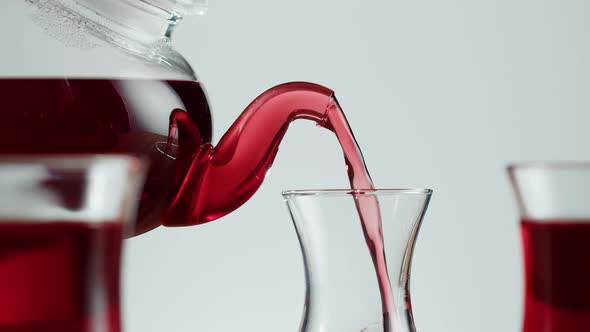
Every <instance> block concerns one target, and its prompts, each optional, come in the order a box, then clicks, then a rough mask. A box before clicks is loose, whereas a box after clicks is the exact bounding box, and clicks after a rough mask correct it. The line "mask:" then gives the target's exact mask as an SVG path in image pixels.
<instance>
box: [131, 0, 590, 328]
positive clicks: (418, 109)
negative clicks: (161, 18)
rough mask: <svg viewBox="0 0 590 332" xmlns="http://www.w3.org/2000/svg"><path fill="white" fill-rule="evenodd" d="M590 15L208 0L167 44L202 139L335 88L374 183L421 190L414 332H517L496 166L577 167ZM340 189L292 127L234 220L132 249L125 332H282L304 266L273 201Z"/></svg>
mask: <svg viewBox="0 0 590 332" xmlns="http://www.w3.org/2000/svg"><path fill="white" fill-rule="evenodd" d="M589 14H590V4H589V3H588V2H587V1H583V0H579V1H571V0H566V1H564V0H552V1H547V0H540V1H538V0H535V1H534V0H497V1H473V0H451V1H437V0H419V1H392V0H387V1H376V0H374V1H337V0H302V1H276V0H250V1H227V0H226V1H221V0H211V1H210V5H209V12H208V14H207V15H206V16H204V17H201V18H199V17H190V18H187V19H186V20H185V21H184V22H183V23H182V25H180V26H179V27H178V31H177V33H176V35H175V38H174V39H175V43H176V46H177V48H178V49H179V50H180V51H181V52H182V53H183V54H184V55H185V56H186V57H187V59H188V60H189V61H190V62H191V63H192V64H193V66H194V67H195V70H196V71H197V74H198V75H199V77H200V79H201V80H202V81H203V82H204V84H205V86H206V88H207V91H208V93H209V97H210V101H211V104H212V108H213V112H214V116H215V119H214V129H215V139H219V138H220V136H221V134H222V133H223V132H225V130H226V129H227V128H228V127H229V125H230V124H231V123H232V122H233V120H234V119H235V118H236V117H237V116H238V114H239V113H240V112H241V110H242V109H243V108H244V107H245V106H246V105H247V104H248V103H249V102H250V101H251V100H252V99H254V98H255V97H256V96H257V95H258V94H259V93H261V92H262V91H263V90H265V89H267V88H269V87H271V86H273V85H275V84H278V83H281V82H285V81H293V80H308V81H313V82H317V83H320V84H323V85H325V86H328V87H330V88H331V89H333V90H334V91H335V92H336V94H337V96H338V98H339V101H340V103H341V105H342V107H343V108H344V111H345V112H346V114H347V116H348V118H349V121H350V124H351V126H352V127H353V130H354V132H355V134H356V137H357V139H358V141H359V144H360V145H361V148H362V149H363V152H364V154H365V158H366V161H367V163H368V166H369V168H370V171H371V174H372V176H373V179H374V180H375V182H376V184H377V185H378V186H381V187H406V186H411V187H428V188H433V189H434V196H433V199H432V204H431V206H430V208H429V211H428V212H427V215H426V218H425V220H424V226H423V228H422V232H421V234H420V237H419V240H418V244H417V248H416V254H415V257H414V265H413V274H412V277H413V280H412V292H413V294H412V295H413V305H414V314H415V318H416V325H417V328H418V330H419V331H420V332H444V331H449V332H474V331H478V332H486V331H490V332H498V331H503V332H510V331H515V332H516V331H518V330H519V329H520V317H521V307H522V285H521V280H522V271H521V265H520V259H521V256H520V247H519V233H518V226H517V214H516V210H515V207H514V203H513V200H512V196H511V195H512V193H511V191H510V188H509V185H508V181H507V178H506V175H505V171H504V167H505V165H506V164H507V163H508V162H510V161H515V160H537V159H542V160H561V159H572V160H579V159H588V158H589V157H590V151H589V150H588V144H587V143H588V141H589V139H590V133H589V132H588V130H587V129H588V123H589V122H588V121H589V120H590V115H589V112H590V93H589V88H590V85H589V82H590V66H589V64H590V63H589V61H590V47H589V46H590V45H589V43H590V38H588V33H589V31H590V20H589V19H588V17H589ZM346 185H347V181H346V176H345V170H344V167H343V161H342V156H341V153H340V151H339V147H338V145H337V144H336V140H335V139H334V137H333V136H331V135H330V134H329V133H328V132H327V131H323V130H320V129H319V128H316V127H314V126H313V125H312V124H309V123H305V122H303V123H296V124H294V125H292V126H291V128H290V132H289V133H288V135H287V137H286V139H285V141H284V143H283V145H282V146H281V150H280V152H279V155H278V158H277V160H276V162H275V166H274V168H273V169H272V170H271V173H270V175H269V176H268V177H267V180H266V182H265V184H264V185H263V187H262V188H261V189H260V191H259V192H258V193H257V195H256V196H254V198H252V199H251V200H250V201H249V202H248V203H247V204H245V205H244V206H243V207H242V208H240V209H239V210H238V211H236V212H235V213H233V214H231V215H230V216H227V217H225V218H223V219H222V220H219V221H217V222H213V223H211V224H208V225H203V226H199V227H194V228H192V229H160V230H157V231H154V232H152V233H150V234H146V235H145V236H142V237H141V238H137V239H134V240H131V241H129V243H128V249H129V251H128V256H127V269H126V278H125V287H126V288H125V299H126V310H125V314H126V316H127V327H128V331H131V332H146V331H154V332H156V331H157V332H159V331H256V332H262V331H264V332H277V331H296V330H297V327H298V323H299V319H300V315H301V309H302V301H303V291H304V279H303V270H302V269H303V266H302V262H301V257H300V254H299V247H298V243H297V240H296V236H295V233H294V230H293V227H292V225H291V222H290V219H289V217H288V213H287V210H286V208H285V206H284V205H283V202H282V198H281V196H280V192H281V190H283V189H288V188H325V187H330V188H339V187H340V188H342V187H346Z"/></svg>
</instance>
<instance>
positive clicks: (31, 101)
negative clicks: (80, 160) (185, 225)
mask: <svg viewBox="0 0 590 332" xmlns="http://www.w3.org/2000/svg"><path fill="white" fill-rule="evenodd" d="M173 109H183V110H184V111H185V112H186V114H187V115H188V117H189V118H190V119H192V121H193V122H194V123H195V124H196V126H197V128H198V131H199V133H200V137H201V139H202V140H203V141H205V142H207V141H210V140H211V114H210V112H209V106H208V104H207V98H206V96H205V93H204V91H203V89H202V88H201V86H200V84H199V83H197V82H192V81H161V80H142V79H125V80H108V79H104V80H103V79H68V78H63V79H0V112H1V113H0V114H1V118H0V153H2V154H5V153H9V154H20V153H26V154H52V153H74V154H80V153H133V154H136V155H142V156H147V157H149V159H150V162H151V168H150V172H149V174H148V178H147V182H146V185H145V187H144V191H143V194H142V197H141V199H142V204H141V206H140V211H139V215H140V218H139V220H147V219H150V220H154V219H159V218H160V216H161V214H162V210H163V209H164V208H165V206H164V204H165V201H166V200H167V199H168V198H169V196H171V195H172V193H170V188H171V186H170V181H171V180H170V179H171V177H172V176H173V174H174V172H175V169H174V163H175V161H174V158H176V157H175V154H176V152H177V151H168V154H165V153H163V151H164V149H165V147H166V142H167V140H168V137H167V134H168V121H169V119H168V115H169V114H170V111H171V110H173ZM163 110H164V111H163ZM175 146H176V145H175ZM153 227H154V225H153V224H149V225H147V226H145V227H144V224H143V223H142V222H139V223H138V224H137V230H136V233H141V232H143V231H146V230H149V229H151V228H153Z"/></svg>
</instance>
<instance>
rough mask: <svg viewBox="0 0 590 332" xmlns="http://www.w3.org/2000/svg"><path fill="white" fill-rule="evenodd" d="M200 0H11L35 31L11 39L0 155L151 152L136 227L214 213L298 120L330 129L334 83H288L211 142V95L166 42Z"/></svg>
mask: <svg viewBox="0 0 590 332" xmlns="http://www.w3.org/2000/svg"><path fill="white" fill-rule="evenodd" d="M202 1H203V0H7V2H5V3H4V5H5V6H8V7H9V9H8V10H2V12H3V14H2V17H1V19H2V20H3V22H8V23H6V24H10V20H11V19H12V20H14V19H15V18H18V19H19V20H22V18H23V17H27V18H28V20H27V21H28V22H29V21H30V23H27V24H29V25H28V26H26V30H28V31H24V32H25V33H26V34H35V37H36V38H34V39H33V38H22V34H21V36H20V37H13V38H15V39H14V40H12V41H11V39H10V38H11V37H10V36H9V37H7V38H8V42H9V43H11V47H10V48H9V49H8V50H3V53H5V54H3V57H4V59H5V61H3V64H0V74H2V76H3V77H4V78H0V154H16V153H28V154H31V153H32V154H59V153H75V154H80V153H107V152H108V153H133V154H138V155H142V156H145V157H147V158H148V159H149V161H150V164H151V166H150V170H149V173H148V176H147V182H146V184H145V187H144V188H143V192H142V194H141V197H140V198H139V199H140V205H139V212H138V218H137V223H136V225H135V227H134V229H133V230H131V232H130V234H129V235H137V234H140V233H143V232H146V231H148V230H150V229H153V228H155V227H157V226H159V225H168V226H185V225H194V224H200V223H204V222H208V221H211V220H215V219H217V218H220V217H222V216H224V215H226V214H227V213H230V212H231V211H233V210H235V209H236V208H238V207H239V206H240V205H242V204H243V203H244V202H246V201H247V200H248V199H249V198H250V197H251V196H252V195H253V194H254V193H255V192H256V190H257V189H258V187H259V186H260V185H261V183H262V181H263V179H264V176H265V174H266V172H267V170H268V169H269V168H270V166H271V164H272V162H273V160H274V157H275V155H276V153H277V150H278V145H279V143H280V141H281V139H282V137H283V135H284V134H285V132H286V130H287V128H288V124H289V123H290V122H291V121H293V120H295V119H301V118H302V119H308V120H312V121H315V122H316V123H317V124H319V125H321V126H323V127H326V128H328V129H330V130H333V131H334V126H333V125H331V124H330V121H329V120H330V119H329V118H330V116H334V117H335V118H336V119H338V120H339V121H341V120H342V119H344V118H343V116H341V113H340V112H337V110H339V108H338V105H337V101H336V99H335V98H334V96H333V92H332V91H331V90H329V89H327V88H325V87H322V86H319V85H316V84H312V83H305V82H294V83H287V84H283V85H279V86H277V87H274V88H272V89H270V90H268V91H266V92H264V93H263V94H261V95H260V96H259V97H258V98H257V99H255V100H254V101H253V102H252V103H251V104H250V105H249V106H248V107H247V109H246V110H245V111H244V112H243V113H242V114H241V116H240V117H239V118H238V120H236V122H235V123H234V124H233V125H232V126H231V128H230V129H229V130H228V132H227V133H226V134H225V135H224V136H223V137H222V138H221V140H220V141H219V143H218V144H217V146H216V147H213V145H212V144H211V138H212V130H211V127H212V126H211V112H210V109H209V105H208V102H207V97H206V94H205V92H204V90H203V87H202V85H201V83H200V82H199V80H198V79H197V77H196V75H195V73H194V72H193V70H192V68H191V66H190V65H189V64H188V62H187V61H186V60H185V59H184V58H183V57H182V56H181V55H180V54H179V53H177V52H176V51H175V50H174V49H173V48H172V47H171V45H170V38H171V34H172V31H173V29H174V27H175V25H176V24H177V23H178V21H179V20H180V19H181V17H182V16H183V15H187V14H195V13H202V12H203V11H204V8H205V7H204V5H205V4H204V3H203V2H202ZM19 23H22V22H19ZM17 38H18V39H17ZM14 64H20V65H14ZM331 110H336V111H331ZM341 122H342V121H341ZM344 123H345V121H344ZM338 128H341V129H342V135H344V136H342V135H339V134H338V133H336V134H337V136H339V137H340V136H342V137H349V138H352V133H351V132H350V130H349V129H348V127H347V126H344V127H343V126H339V127H338Z"/></svg>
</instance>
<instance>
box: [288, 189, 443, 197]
mask: <svg viewBox="0 0 590 332" xmlns="http://www.w3.org/2000/svg"><path fill="white" fill-rule="evenodd" d="M432 192H433V191H432V189H427V188H374V189H297V190H284V191H282V192H281V195H283V197H285V198H287V197H297V196H349V195H356V196H369V195H401V194H411V195H427V196H429V195H432Z"/></svg>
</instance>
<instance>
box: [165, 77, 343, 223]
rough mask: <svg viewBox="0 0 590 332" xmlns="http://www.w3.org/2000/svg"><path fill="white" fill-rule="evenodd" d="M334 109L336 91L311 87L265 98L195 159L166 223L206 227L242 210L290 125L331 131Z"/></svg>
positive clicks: (292, 87) (279, 89)
mask: <svg viewBox="0 0 590 332" xmlns="http://www.w3.org/2000/svg"><path fill="white" fill-rule="evenodd" d="M335 106H337V102H336V99H335V98H334V93H333V91H332V90H330V89H328V88H325V87H323V86H320V85H317V84H313V83H307V82H292V83H285V84H281V85H278V86H275V87H273V88H271V89H269V90H267V91H266V92H264V93H262V94H261V95H260V96H259V97H258V98H256V99H255V100H254V101H253V102H252V103H250V105H248V107H247V108H246V109H245V110H244V112H242V114H241V115H240V117H239V118H238V119H237V120H236V121H235V122H234V124H233V125H232V126H231V127H230V129H229V130H228V131H227V133H226V134H225V135H224V136H223V137H222V138H221V140H220V141H219V144H217V146H216V147H215V148H213V147H212V146H211V145H210V144H204V145H202V146H201V148H200V149H199V150H198V152H197V153H196V154H195V155H194V157H193V159H192V163H191V165H190V166H189V167H188V171H187V173H186V176H185V178H184V180H183V181H182V184H181V185H180V187H179V189H178V192H177V194H176V196H175V197H174V198H173V200H172V202H171V203H170V205H169V208H168V210H167V212H166V213H165V215H164V219H163V224H164V225H165V226H188V225H195V224H201V223H206V222H209V221H212V220H215V219H218V218H220V217H223V216H225V215H227V214H228V213H230V212H232V211H234V210H235V209H237V208H238V207H240V206H241V205H242V204H244V203H245V202H246V201H247V200H248V199H250V197H252V195H254V193H255V192H256V191H257V190H258V188H259V187H260V185H261V184H262V182H263V180H264V177H265V176H266V174H267V172H268V170H269V169H270V167H271V166H272V163H273V161H274V159H275V157H276V155H277V152H278V148H279V145H280V143H281V141H282V139H283V137H284V135H285V133H286V132H287V129H288V128H289V124H290V123H291V122H293V121H295V120H298V119H306V120H311V121H314V122H316V123H317V124H318V125H319V126H327V124H328V117H327V114H328V111H329V110H330V109H331V108H333V107H335Z"/></svg>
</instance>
